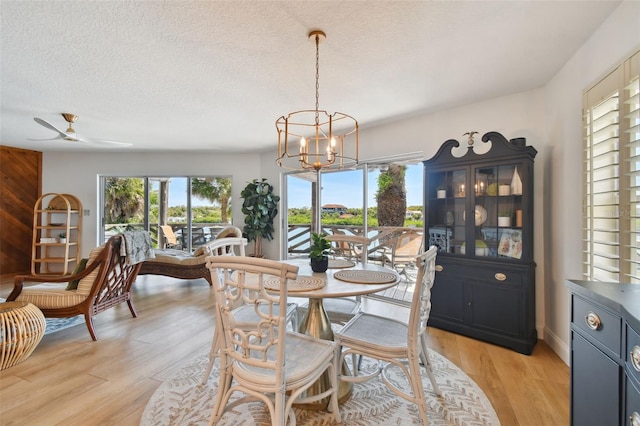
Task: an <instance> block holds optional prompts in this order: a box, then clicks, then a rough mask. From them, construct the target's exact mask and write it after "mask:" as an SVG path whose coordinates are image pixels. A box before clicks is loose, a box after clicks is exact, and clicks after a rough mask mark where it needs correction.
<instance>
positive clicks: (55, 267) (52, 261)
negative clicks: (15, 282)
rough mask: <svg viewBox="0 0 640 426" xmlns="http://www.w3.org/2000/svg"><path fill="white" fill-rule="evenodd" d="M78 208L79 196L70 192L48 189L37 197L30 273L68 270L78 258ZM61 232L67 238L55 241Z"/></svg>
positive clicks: (55, 273)
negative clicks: (58, 192) (60, 192)
mask: <svg viewBox="0 0 640 426" xmlns="http://www.w3.org/2000/svg"><path fill="white" fill-rule="evenodd" d="M81 211H82V204H81V203H80V200H78V198H76V197H75V196H73V195H70V194H57V193H48V194H44V195H43V196H41V197H40V198H39V199H38V201H37V202H36V205H35V206H34V210H33V242H32V254H31V273H32V274H33V275H67V274H70V273H71V271H72V266H73V265H76V264H77V263H78V261H79V260H80V238H81V236H80V232H81V231H82V216H81V214H80V212H81ZM62 233H64V234H66V238H67V241H66V242H64V243H61V242H59V241H57V238H59V235H60V234H62ZM49 241H51V242H49Z"/></svg>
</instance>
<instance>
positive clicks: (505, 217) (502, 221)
mask: <svg viewBox="0 0 640 426" xmlns="http://www.w3.org/2000/svg"><path fill="white" fill-rule="evenodd" d="M511 216H512V212H511V210H502V211H501V212H500V213H498V226H504V227H509V226H511Z"/></svg>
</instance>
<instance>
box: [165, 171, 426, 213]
mask: <svg viewBox="0 0 640 426" xmlns="http://www.w3.org/2000/svg"><path fill="white" fill-rule="evenodd" d="M422 172H423V166H422V163H418V164H414V165H409V166H408V167H407V172H406V178H405V185H406V188H407V206H421V205H422V186H423V177H422ZM378 174H379V171H378V170H375V171H372V172H370V173H369V175H370V179H371V180H372V181H371V182H369V195H368V197H367V200H368V201H367V203H368V205H369V207H372V206H375V205H376V200H375V193H376V191H377V189H378V181H377V178H378ZM289 176H291V175H289ZM156 185H157V182H156ZM288 190H289V196H288V203H289V204H288V207H289V208H302V207H309V208H310V207H311V183H310V182H308V181H305V180H303V179H297V178H289V179H288ZM362 191H363V183H362V171H361V170H348V171H340V172H336V173H324V174H323V175H322V204H342V205H343V206H346V207H349V208H362V199H363V197H362ZM186 194H187V178H172V179H171V181H170V183H169V206H179V205H186V204H187V195H186ZM191 202H192V206H193V207H196V206H208V205H210V203H209V201H207V200H202V199H200V198H197V197H193V199H192V200H191Z"/></svg>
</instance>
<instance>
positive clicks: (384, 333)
mask: <svg viewBox="0 0 640 426" xmlns="http://www.w3.org/2000/svg"><path fill="white" fill-rule="evenodd" d="M436 254H437V247H435V246H431V247H430V248H429V250H427V251H426V252H425V253H423V254H421V255H419V256H418V257H417V258H416V265H417V266H418V268H419V269H418V278H417V281H416V288H415V292H414V294H413V299H412V301H411V310H410V313H409V323H408V324H405V323H403V322H401V321H398V320H394V319H391V318H387V317H381V316H377V315H373V314H368V313H363V312H361V313H359V314H357V315H356V316H355V317H354V318H353V319H352V320H351V321H349V322H348V323H347V324H346V325H345V326H344V327H343V328H342V329H340V330H339V331H336V332H335V334H334V340H335V342H336V343H337V344H338V345H340V347H342V348H344V350H343V351H342V353H341V355H340V362H343V361H344V359H345V358H346V357H347V356H348V355H352V357H351V358H352V361H353V367H352V369H353V375H352V376H347V375H342V374H341V373H340V372H339V373H338V374H339V380H344V381H351V382H364V381H367V380H371V379H373V378H374V377H377V376H380V377H381V378H382V381H383V382H384V384H385V385H386V386H387V387H388V388H389V390H390V391H391V392H393V393H394V394H396V395H398V396H399V397H401V398H404V399H406V400H407V401H410V402H412V403H414V404H416V405H417V407H418V411H419V413H420V419H421V420H422V423H423V424H425V425H426V424H428V419H427V403H426V400H425V397H424V388H423V385H422V379H421V375H420V362H422V365H423V366H424V367H425V369H426V371H427V375H428V377H429V380H430V381H431V385H432V386H433V390H434V392H435V393H436V394H437V395H438V396H440V395H441V392H440V388H439V387H438V384H437V383H436V380H435V377H434V375H433V371H432V366H431V361H430V359H429V352H428V347H427V338H426V334H425V333H426V328H427V320H428V319H429V313H430V311H431V287H432V286H433V283H434V279H435V261H436ZM363 356H364V357H369V358H373V359H376V360H378V361H380V363H379V366H378V368H376V369H375V370H374V371H372V372H367V373H365V374H362V373H363V372H362V371H360V369H359V361H360V359H358V360H356V358H359V357H363ZM391 366H397V367H400V369H401V370H402V371H403V372H404V375H405V376H406V379H407V381H408V382H409V385H410V387H411V393H412V394H409V393H407V392H405V391H403V390H401V389H400V388H399V387H398V385H397V384H395V383H394V382H393V381H392V380H391V379H390V378H389V377H388V375H387V368H389V367H391Z"/></svg>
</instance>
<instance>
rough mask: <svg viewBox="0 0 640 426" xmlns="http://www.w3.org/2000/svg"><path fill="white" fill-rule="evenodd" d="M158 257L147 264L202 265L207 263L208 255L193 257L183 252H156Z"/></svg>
mask: <svg viewBox="0 0 640 426" xmlns="http://www.w3.org/2000/svg"><path fill="white" fill-rule="evenodd" d="M155 254H156V257H155V258H153V259H148V260H146V262H153V263H171V264H174V265H200V264H204V263H205V262H206V255H205V254H201V255H200V256H192V255H191V254H189V253H187V252H185V251H182V250H172V249H165V250H156V251H155Z"/></svg>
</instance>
